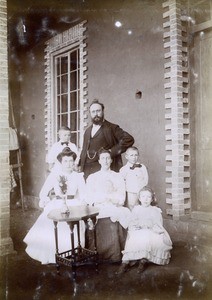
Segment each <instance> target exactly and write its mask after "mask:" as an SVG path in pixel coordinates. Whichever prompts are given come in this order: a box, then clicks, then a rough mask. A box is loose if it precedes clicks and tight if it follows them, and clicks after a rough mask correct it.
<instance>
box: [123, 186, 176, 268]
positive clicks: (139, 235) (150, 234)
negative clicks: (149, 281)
mask: <svg viewBox="0 0 212 300" xmlns="http://www.w3.org/2000/svg"><path fill="white" fill-rule="evenodd" d="M139 200H140V202H141V205H137V206H135V207H134V209H133V210H132V213H131V214H132V215H131V221H130V223H129V226H128V234H127V240H126V244H125V248H124V250H123V251H122V253H123V258H122V265H121V267H120V269H119V270H118V272H117V274H122V273H124V272H126V271H127V269H128V268H129V262H131V264H132V263H134V262H135V261H137V260H139V266H138V273H141V272H143V271H144V270H145V269H146V267H147V265H148V263H149V262H152V263H155V264H158V265H166V264H168V263H169V260H170V257H171V255H170V250H171V249H172V241H171V239H170V237H169V234H168V232H167V231H166V230H165V228H164V227H163V219H162V215H161V212H162V211H161V209H160V208H158V207H156V206H153V204H154V202H155V194H154V192H153V191H152V189H151V188H149V187H147V186H146V187H144V188H143V189H141V191H140V193H139Z"/></svg>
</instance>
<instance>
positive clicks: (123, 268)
mask: <svg viewBox="0 0 212 300" xmlns="http://www.w3.org/2000/svg"><path fill="white" fill-rule="evenodd" d="M128 268H129V264H128V263H122V264H121V266H120V267H119V269H118V271H117V272H116V275H121V274H123V273H125V272H126V271H127V270H128Z"/></svg>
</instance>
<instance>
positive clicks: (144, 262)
mask: <svg viewBox="0 0 212 300" xmlns="http://www.w3.org/2000/svg"><path fill="white" fill-rule="evenodd" d="M147 265H148V259H146V258H142V259H141V260H140V262H139V265H138V271H137V273H138V274H140V273H142V272H143V271H144V270H146V268H147Z"/></svg>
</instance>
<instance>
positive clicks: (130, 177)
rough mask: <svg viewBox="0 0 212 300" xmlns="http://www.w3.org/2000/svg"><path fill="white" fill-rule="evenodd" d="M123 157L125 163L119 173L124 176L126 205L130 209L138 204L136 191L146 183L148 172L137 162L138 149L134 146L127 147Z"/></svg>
mask: <svg viewBox="0 0 212 300" xmlns="http://www.w3.org/2000/svg"><path fill="white" fill-rule="evenodd" d="M125 157H126V159H127V163H126V165H125V166H123V167H122V168H121V169H120V171H119V172H120V174H121V175H122V177H123V178H124V181H125V186H126V192H127V195H126V196H127V199H126V200H127V201H126V206H127V207H128V208H129V209H130V210H132V209H133V207H134V206H135V205H138V193H139V191H140V190H141V189H142V188H143V187H144V186H146V185H147V184H148V172H147V168H146V167H145V165H144V164H141V163H139V151H138V148H136V147H134V146H133V147H130V148H128V149H127V151H126V154H125Z"/></svg>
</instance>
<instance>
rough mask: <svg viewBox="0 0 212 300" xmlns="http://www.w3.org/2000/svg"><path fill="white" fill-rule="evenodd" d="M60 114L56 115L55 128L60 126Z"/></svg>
mask: <svg viewBox="0 0 212 300" xmlns="http://www.w3.org/2000/svg"><path fill="white" fill-rule="evenodd" d="M60 126H61V125H60V115H58V116H57V128H58V129H59V128H60Z"/></svg>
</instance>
